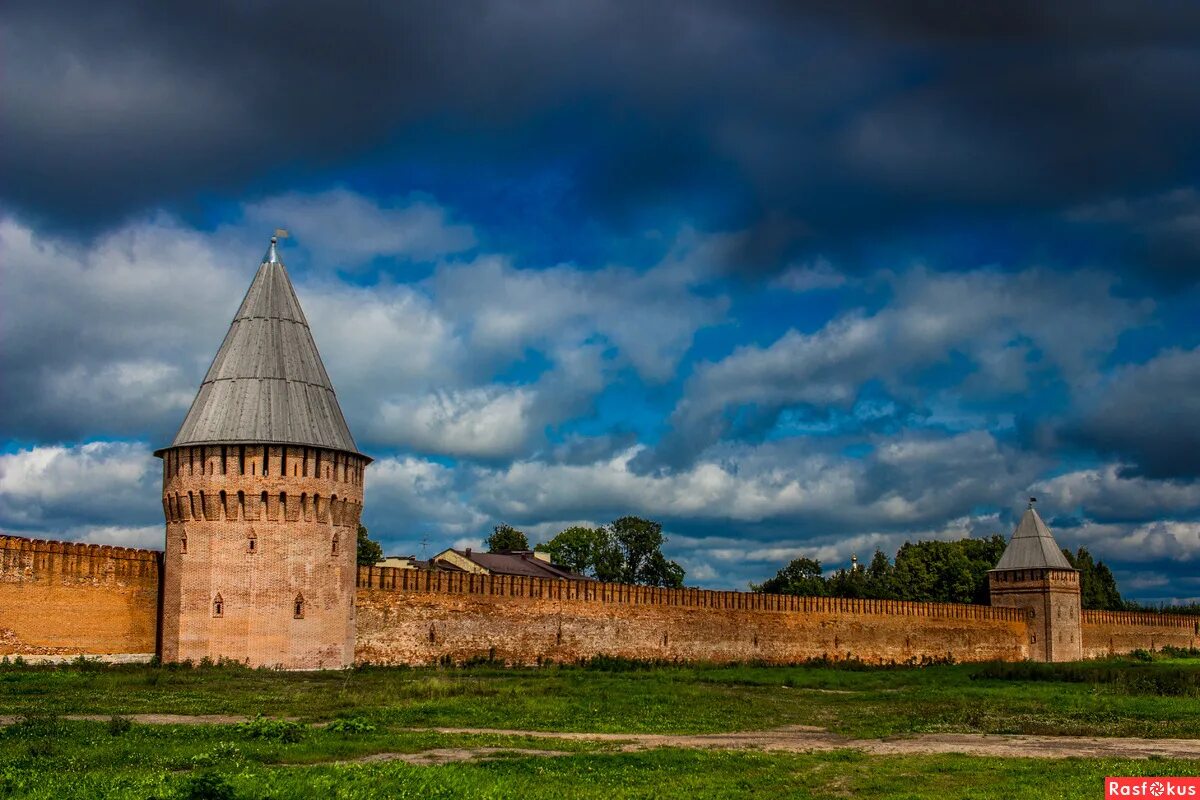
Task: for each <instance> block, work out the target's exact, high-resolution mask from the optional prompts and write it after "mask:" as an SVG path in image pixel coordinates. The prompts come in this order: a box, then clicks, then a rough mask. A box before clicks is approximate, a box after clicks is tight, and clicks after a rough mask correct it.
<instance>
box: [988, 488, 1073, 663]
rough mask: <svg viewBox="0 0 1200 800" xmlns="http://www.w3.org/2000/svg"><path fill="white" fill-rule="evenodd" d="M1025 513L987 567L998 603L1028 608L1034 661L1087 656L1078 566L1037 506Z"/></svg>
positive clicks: (993, 598)
mask: <svg viewBox="0 0 1200 800" xmlns="http://www.w3.org/2000/svg"><path fill="white" fill-rule="evenodd" d="M1035 502H1036V500H1035V499H1034V498H1032V497H1031V498H1029V508H1027V509H1026V510H1025V513H1024V514H1023V515H1022V516H1021V521H1020V522H1019V523H1018V524H1017V529H1016V530H1015V531H1013V535H1012V539H1011V540H1009V543H1008V547H1007V548H1005V550H1004V555H1002V556H1001V557H1000V561H999V562H998V563H997V564H996V568H995V569H993V570H991V571H990V572H988V591H989V593H990V595H991V604H992V605H993V606H1007V607H1010V608H1021V609H1024V610H1025V611H1027V612H1028V613H1029V631H1030V641H1029V657H1030V658H1031V659H1033V660H1034V661H1078V660H1079V659H1081V658H1083V641H1082V640H1083V632H1082V627H1081V625H1082V623H1081V621H1080V603H1079V570H1077V569H1075V568H1074V567H1072V566H1071V564H1070V562H1069V561H1067V558H1066V556H1064V555H1063V552H1062V550H1061V549H1059V547H1058V543H1057V542H1055V541H1054V536H1052V535H1051V533H1050V529H1049V528H1047V527H1046V523H1045V522H1042V518H1041V517H1040V516H1038V513H1037V510H1036V509H1035V508H1034V507H1033V505H1034V503H1035Z"/></svg>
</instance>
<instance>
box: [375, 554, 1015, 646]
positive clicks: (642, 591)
mask: <svg viewBox="0 0 1200 800" xmlns="http://www.w3.org/2000/svg"><path fill="white" fill-rule="evenodd" d="M356 613H357V618H358V638H357V646H356V648H355V660H356V661H359V662H371V663H376V664H412V665H418V664H428V663H431V662H436V661H438V660H440V659H443V658H448V659H450V660H453V661H465V660H467V659H471V658H480V657H489V656H491V657H494V658H496V659H498V660H501V661H504V662H507V663H513V664H534V663H537V662H538V661H539V660H541V661H547V660H552V661H558V662H570V661H575V660H577V659H581V658H588V657H591V656H598V655H609V656H620V657H625V658H633V659H666V660H680V661H716V662H729V661H764V662H770V663H794V662H799V661H804V660H807V659H810V658H820V657H821V656H828V657H829V658H837V659H846V658H858V659H862V660H863V661H867V662H874V663H881V662H882V663H887V662H892V661H895V662H904V661H909V660H916V661H920V660H922V659H944V658H946V657H947V656H950V657H953V658H954V660H956V661H984V660H992V659H998V660H1006V661H1014V660H1021V659H1024V658H1026V657H1028V655H1029V632H1028V625H1027V621H1026V619H1027V618H1026V615H1025V612H1023V611H1020V610H1018V609H1011V608H990V607H987V606H973V605H952V604H940V603H911V602H903V601H890V600H889V601H884V600H877V601H876V600H849V599H844V598H841V599H839V598H827V597H791V596H783V595H766V594H752V593H747V592H721V591H707V590H701V589H658V588H651V587H643V586H627V585H622V584H610V583H599V582H592V581H555V580H546V579H540V578H521V577H511V576H488V575H470V574H460V573H439V572H432V573H431V572H419V571H416V570H404V569H395V568H391V567H361V568H360V569H359V574H358V596H357V600H356Z"/></svg>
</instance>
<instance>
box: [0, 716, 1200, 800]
mask: <svg viewBox="0 0 1200 800" xmlns="http://www.w3.org/2000/svg"><path fill="white" fill-rule="evenodd" d="M92 724H93V725H97V726H98V725H99V724H98V723H92ZM171 735H174V734H171ZM168 738H170V736H168ZM224 741H225V740H222V739H218V740H217V741H216V742H214V743H213V744H212V745H211V747H210V750H209V755H207V756H205V757H203V758H200V759H193V761H192V763H190V764H189V763H185V762H179V761H178V760H177V759H178V758H179V757H181V756H182V753H176V754H174V755H170V756H158V755H149V754H145V753H144V751H135V752H128V753H126V751H112V750H108V751H106V754H107V756H108V757H109V758H112V759H117V760H113V761H109V762H107V763H105V762H101V761H99V760H98V759H96V758H94V757H88V758H82V759H75V758H72V757H71V753H73V752H74V749H72V748H70V747H63V748H62V750H61V751H60V752H49V753H46V754H44V755H42V756H35V757H32V758H31V757H29V756H28V755H26V754H21V753H19V754H16V755H15V756H14V757H11V758H6V759H5V761H4V763H3V764H2V765H0V796H3V797H20V798H30V800H33V799H35V798H38V799H40V798H45V799H46V800H50V799H51V798H53V800H72V799H73V798H89V799H90V798H97V797H105V798H130V800H132V799H133V798H136V799H137V800H144V799H145V798H164V800H165V798H180V799H181V800H186V799H187V798H194V797H208V798H213V799H216V798H222V797H229V798H258V799H261V800H266V799H267V798H280V799H282V798H310V797H322V798H356V799H360V800H369V799H371V798H380V799H381V800H382V798H475V797H481V798H510V797H511V798H530V800H538V798H548V799H551V800H562V798H566V797H570V798H605V799H606V800H608V799H610V798H649V797H653V798H664V799H669V798H689V799H691V798H725V797H746V798H771V800H776V799H777V798H831V797H871V798H936V799H937V800H944V798H1012V797H1021V798H1030V799H1031V800H1032V799H1036V798H1095V797H1100V796H1102V789H1101V785H1102V784H1101V781H1102V779H1103V778H1104V776H1106V775H1194V774H1198V773H1200V763H1197V762H1191V761H1170V760H1150V761H1122V760H1081V759H1065V760H1061V761H1045V760H1038V759H993V758H972V757H966V756H905V757H873V756H866V755H863V754H860V753H855V752H850V751H839V752H834V753H821V754H810V755H789V754H778V753H747V752H722V751H689V750H675V749H662V750H653V751H646V752H638V753H595V752H585V753H577V754H573V755H569V756H561V757H553V758H539V757H531V756H508V757H500V758H498V759H497V760H494V761H489V762H472V763H461V764H454V765H446V766H439V767H418V766H410V765H407V764H403V763H398V762H392V763H384V764H352V765H320V766H294V765H283V764H279V763H271V761H270V759H269V758H267V756H266V754H265V753H263V752H257V751H256V752H250V751H247V750H245V749H243V748H244V745H245V742H244V741H242V740H237V739H235V741H234V743H233V744H228V745H225V744H222V742H224ZM153 743H154V744H162V742H161V741H158V740H155V741H154V742H153ZM411 744H415V742H411ZM79 749H86V748H79ZM122 754H125V755H126V757H125V758H124V759H122ZM280 755H285V756H286V755H287V754H286V753H281V754H280ZM201 787H202V791H197V789H198V788H201Z"/></svg>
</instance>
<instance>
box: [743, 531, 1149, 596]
mask: <svg viewBox="0 0 1200 800" xmlns="http://www.w3.org/2000/svg"><path fill="white" fill-rule="evenodd" d="M1006 545H1007V541H1006V540H1005V538H1004V537H1003V536H992V537H990V538H987V539H970V538H968V539H959V540H958V541H953V542H942V541H924V542H915V543H914V542H905V543H904V544H903V545H902V546H901V547H900V549H899V550H898V551H896V556H895V559H889V558H888V557H887V555H885V554H884V552H883V551H882V550H878V549H877V550H876V551H875V554H874V556H872V557H871V560H870V562H868V563H867V564H866V565H865V566H864V565H860V566H857V567H853V568H850V569H846V568H843V569H839V570H837V571H836V572H834V573H833V574H831V575H828V576H826V575H825V574H824V570H823V568H822V566H821V562H820V561H818V560H816V559H813V558H797V559H795V560H793V561H792V562H791V563H789V564H788V565H787V566H785V567H784V568H783V569H781V570H779V572H778V573H776V574H775V576H774V577H772V578H768V579H767V580H765V581H763V582H762V583H757V584H756V583H752V584H750V588H751V589H752V590H753V591H756V592H768V593H771V594H794V595H807V596H824V597H862V598H869V599H876V600H913V601H918V602H932V603H976V604H987V603H988V600H989V598H988V579H987V573H988V570H990V569H992V568H993V567H995V566H996V562H998V561H999V560H1000V556H1001V555H1003V553H1004V548H1005V546H1006ZM1063 555H1065V556H1066V557H1067V560H1068V561H1069V562H1070V563H1071V566H1073V567H1075V568H1076V569H1078V570H1079V580H1080V594H1081V598H1080V599H1081V602H1082V604H1083V607H1084V608H1088V609H1101V610H1106V611H1121V610H1126V609H1128V608H1130V607H1131V605H1132V604H1130V603H1126V602H1125V601H1124V600H1123V599H1122V598H1121V593H1120V592H1119V591H1118V590H1117V581H1116V578H1114V577H1113V574H1112V571H1111V570H1109V568H1108V566H1107V565H1105V564H1104V562H1103V561H1096V560H1095V559H1094V558H1093V557H1092V554H1091V553H1089V552H1088V550H1087V548H1086V547H1080V548H1079V549H1078V550H1077V551H1076V552H1074V553H1072V552H1070V551H1069V550H1066V549H1065V548H1064V549H1063Z"/></svg>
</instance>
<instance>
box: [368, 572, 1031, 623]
mask: <svg viewBox="0 0 1200 800" xmlns="http://www.w3.org/2000/svg"><path fill="white" fill-rule="evenodd" d="M358 587H359V588H360V589H377V590H384V591H396V592H412V593H418V594H462V595H476V596H491V597H519V598H528V599H537V600H563V601H569V602H593V603H607V604H615V605H629V606H677V607H692V608H705V609H722V610H745V611H792V612H801V613H805V612H807V613H813V614H874V615H888V616H910V617H936V618H943V619H971V620H1003V621H1010V622H1024V621H1025V619H1026V612H1025V611H1024V610H1022V609H1017V608H993V607H991V606H977V605H969V604H965V603H918V602H913V601H908V600H861V599H854V598H847V597H796V596H794V595H780V594H759V593H757V592H727V591H716V590H712V589H662V588H658V587H654V586H632V585H629V584H622V583H602V582H600V581H563V580H554V579H550V578H533V577H523V576H514V575H473V574H469V573H458V572H437V571H430V570H413V569H401V568H398V567H359V568H358Z"/></svg>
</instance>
